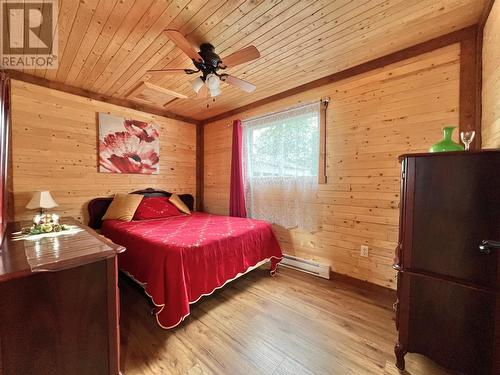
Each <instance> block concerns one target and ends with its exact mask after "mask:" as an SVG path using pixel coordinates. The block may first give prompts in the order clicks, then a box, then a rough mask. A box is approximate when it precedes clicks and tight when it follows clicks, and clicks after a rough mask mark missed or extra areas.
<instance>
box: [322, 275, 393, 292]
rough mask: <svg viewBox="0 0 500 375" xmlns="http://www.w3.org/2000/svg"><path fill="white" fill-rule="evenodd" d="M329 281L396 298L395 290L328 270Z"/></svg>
mask: <svg viewBox="0 0 500 375" xmlns="http://www.w3.org/2000/svg"><path fill="white" fill-rule="evenodd" d="M330 280H331V281H338V282H342V283H344V284H350V285H352V286H354V287H356V288H358V289H363V290H370V291H374V292H376V293H382V294H385V295H388V296H390V297H393V298H396V290H395V289H391V288H388V287H386V286H382V285H377V284H374V283H371V282H369V281H366V280H361V279H357V278H355V277H352V276H349V275H344V274H341V273H337V272H334V271H332V270H330Z"/></svg>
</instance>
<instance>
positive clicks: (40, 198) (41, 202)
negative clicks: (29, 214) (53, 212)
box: [26, 191, 58, 210]
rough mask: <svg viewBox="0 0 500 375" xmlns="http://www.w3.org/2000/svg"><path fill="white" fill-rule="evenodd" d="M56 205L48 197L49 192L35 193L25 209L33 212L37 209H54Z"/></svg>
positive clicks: (49, 196) (50, 197)
mask: <svg viewBox="0 0 500 375" xmlns="http://www.w3.org/2000/svg"><path fill="white" fill-rule="evenodd" d="M57 206H58V204H57V203H56V201H55V200H54V198H52V195H50V191H35V192H34V193H33V196H32V197H31V200H30V201H29V202H28V204H27V205H26V208H28V209H30V210H34V209H37V208H54V207H57Z"/></svg>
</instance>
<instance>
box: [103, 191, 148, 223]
mask: <svg viewBox="0 0 500 375" xmlns="http://www.w3.org/2000/svg"><path fill="white" fill-rule="evenodd" d="M142 198H144V196H142V195H140V194H115V197H114V198H113V201H112V202H111V204H110V205H109V207H108V210H107V211H106V213H105V214H104V216H103V217H102V220H109V219H116V220H122V221H131V220H132V218H133V217H134V214H135V211H136V210H137V207H139V204H140V203H141V201H142Z"/></svg>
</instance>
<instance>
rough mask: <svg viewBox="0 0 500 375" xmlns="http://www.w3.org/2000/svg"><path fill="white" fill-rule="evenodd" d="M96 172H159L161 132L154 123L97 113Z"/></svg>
mask: <svg viewBox="0 0 500 375" xmlns="http://www.w3.org/2000/svg"><path fill="white" fill-rule="evenodd" d="M99 172H104V173H139V174H158V173H159V172H160V136H159V134H158V130H157V129H156V126H155V125H153V124H150V123H147V122H143V121H137V120H130V119H125V118H123V117H116V116H112V115H108V114H106V113H99Z"/></svg>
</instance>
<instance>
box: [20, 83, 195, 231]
mask: <svg viewBox="0 0 500 375" xmlns="http://www.w3.org/2000/svg"><path fill="white" fill-rule="evenodd" d="M98 112H105V113H110V114H112V115H115V116H123V117H129V118H134V119H137V120H142V121H148V122H153V123H155V124H156V125H157V126H158V127H159V129H160V173H159V174H158V175H140V174H111V173H98V171H97V164H98V155H97V147H98V122H97V114H98ZM12 143H13V147H12V151H13V185H14V186H13V190H14V210H15V218H16V219H17V220H19V219H29V218H31V217H32V215H33V211H29V210H26V209H25V208H24V206H25V205H26V204H27V203H28V201H29V199H30V197H31V194H32V192H33V191H34V190H50V191H51V193H52V195H53V197H54V199H55V200H56V201H57V203H59V207H57V208H56V209H54V210H52V211H54V212H57V213H59V214H60V215H65V216H73V217H75V218H77V219H79V220H83V221H85V220H86V215H87V212H86V205H87V202H88V201H89V200H90V199H92V198H95V197H102V196H110V195H112V194H114V193H117V192H124V193H125V192H130V191H133V190H137V189H142V188H147V187H155V188H160V189H165V190H168V191H173V192H178V193H190V194H193V195H195V192H196V125H194V124H190V123H186V122H182V121H178V120H172V119H169V118H165V117H161V116H156V115H151V114H148V113H145V112H140V111H136V110H132V109H128V108H125V107H120V106H116V105H112V104H108V103H104V102H100V101H96V100H93V99H89V98H84V97H81V96H77V95H72V94H68V93H65V92H61V91H57V90H52V89H48V88H45V87H41V86H37V85H32V84H29V83H25V82H21V81H16V80H12Z"/></svg>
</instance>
